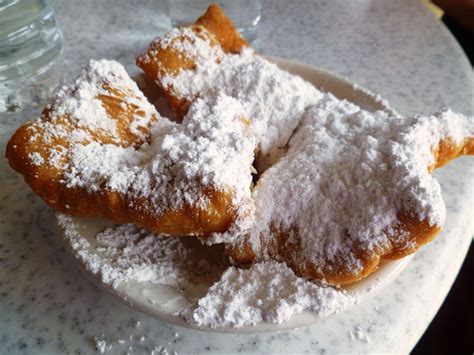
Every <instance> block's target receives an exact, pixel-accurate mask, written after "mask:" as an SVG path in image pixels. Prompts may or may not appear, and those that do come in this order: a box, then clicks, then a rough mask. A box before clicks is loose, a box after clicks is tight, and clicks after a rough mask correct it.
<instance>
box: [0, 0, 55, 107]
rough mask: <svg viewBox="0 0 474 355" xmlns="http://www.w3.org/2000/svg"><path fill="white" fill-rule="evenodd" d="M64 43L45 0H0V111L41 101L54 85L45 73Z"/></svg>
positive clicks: (53, 76) (53, 77) (49, 74)
mask: <svg viewBox="0 0 474 355" xmlns="http://www.w3.org/2000/svg"><path fill="white" fill-rule="evenodd" d="M62 47H63V37H62V34H61V31H60V29H59V27H58V23H57V21H56V17H55V15H54V11H53V9H52V8H51V7H50V6H49V5H48V4H47V3H46V0H1V1H0V112H11V111H17V110H18V109H20V108H23V107H25V106H31V105H33V106H34V104H35V103H36V104H41V103H42V101H44V99H45V97H46V96H49V94H50V91H51V90H52V87H53V86H56V85H57V81H58V80H57V75H51V73H48V69H50V68H51V66H52V65H53V63H54V62H55V60H56V59H57V57H58V55H59V54H60V53H61V50H62Z"/></svg>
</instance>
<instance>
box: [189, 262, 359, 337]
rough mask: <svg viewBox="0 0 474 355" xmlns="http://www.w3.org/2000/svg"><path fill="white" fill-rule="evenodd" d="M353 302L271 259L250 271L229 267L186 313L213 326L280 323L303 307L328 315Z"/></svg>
mask: <svg viewBox="0 0 474 355" xmlns="http://www.w3.org/2000/svg"><path fill="white" fill-rule="evenodd" d="M354 302H355V298H354V297H353V296H350V295H349V294H347V293H346V292H344V291H341V290H336V289H334V288H332V287H329V286H322V285H317V284H315V283H312V282H309V281H306V280H304V279H302V278H298V277H297V276H296V275H295V274H294V273H293V271H292V270H291V269H290V268H288V267H287V266H286V265H285V264H282V263H277V262H275V261H270V262H263V263H259V264H254V265H252V267H251V268H250V269H248V270H245V269H237V268H235V267H230V268H229V269H227V270H226V271H225V272H224V274H223V275H222V276H221V278H220V280H219V281H218V282H216V283H215V284H214V285H212V287H211V288H210V289H209V291H208V293H207V294H206V296H204V297H203V298H201V299H200V300H199V302H198V306H197V307H196V308H195V309H194V310H193V311H192V312H184V316H185V317H186V319H187V320H188V321H189V322H190V323H191V324H196V325H198V326H206V327H210V328H217V327H242V326H245V325H255V324H257V323H259V322H269V323H278V324H279V323H282V322H284V321H287V320H288V319H289V318H290V317H291V316H292V315H294V314H298V313H301V312H302V311H304V310H307V311H310V312H312V313H313V314H314V315H315V316H316V317H318V318H320V317H326V316H329V315H331V314H333V313H335V312H336V311H340V310H342V309H344V308H347V307H348V306H350V305H352V304H354Z"/></svg>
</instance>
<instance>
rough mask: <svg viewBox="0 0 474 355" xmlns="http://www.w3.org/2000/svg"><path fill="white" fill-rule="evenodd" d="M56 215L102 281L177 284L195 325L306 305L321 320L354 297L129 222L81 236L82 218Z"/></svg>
mask: <svg viewBox="0 0 474 355" xmlns="http://www.w3.org/2000/svg"><path fill="white" fill-rule="evenodd" d="M56 217H57V221H58V224H59V226H60V228H61V229H62V231H63V234H64V236H65V238H66V240H67V243H68V245H69V247H70V248H71V249H72V251H73V252H74V253H75V255H76V256H77V257H78V258H79V259H80V261H81V263H82V265H84V267H85V268H86V269H87V270H88V271H89V272H91V273H92V274H94V275H96V277H98V278H100V280H101V282H103V283H105V284H106V285H110V286H112V287H118V286H119V285H120V284H121V283H122V282H125V281H133V282H138V283H159V284H163V285H168V286H171V287H174V288H176V289H177V290H178V291H180V292H182V294H183V296H184V297H186V298H187V299H188V300H189V301H190V303H189V305H190V306H189V308H185V309H182V310H181V311H180V312H179V313H180V314H181V316H182V317H183V318H184V319H185V320H187V321H188V322H189V323H190V324H193V325H198V326H205V327H212V328H217V327H241V326H245V325H255V324H256V323H258V322H269V323H282V322H284V321H285V320H288V319H289V318H290V317H291V316H292V315H294V314H298V313H301V312H302V311H304V310H307V311H310V312H312V313H313V314H314V315H315V316H317V317H326V316H329V315H331V314H333V313H335V312H337V311H341V310H342V309H344V308H346V307H348V306H350V305H352V304H354V302H355V301H356V299H355V297H354V296H351V295H349V294H347V293H346V292H344V291H342V290H337V289H335V288H332V287H328V286H324V285H318V284H314V283H312V282H309V281H306V280H304V279H302V278H298V277H297V276H295V274H294V273H293V271H292V270H291V269H289V268H288V267H287V266H286V265H285V264H281V263H277V262H266V263H261V264H255V265H253V266H252V267H251V268H250V269H248V270H240V269H236V268H235V267H231V266H229V264H228V261H227V258H226V257H225V254H224V252H223V249H222V245H215V246H211V247H208V246H203V245H201V244H200V243H199V242H198V241H197V240H195V239H194V238H169V237H164V236H159V235H156V234H152V233H149V232H147V231H144V230H143V229H140V228H139V227H137V226H134V225H131V224H126V225H118V226H115V227H109V228H106V229H105V230H103V231H102V232H99V233H98V234H97V235H96V236H89V237H85V235H87V233H84V231H81V223H80V222H79V221H76V220H75V219H74V218H73V217H70V216H67V215H64V214H57V215H56Z"/></svg>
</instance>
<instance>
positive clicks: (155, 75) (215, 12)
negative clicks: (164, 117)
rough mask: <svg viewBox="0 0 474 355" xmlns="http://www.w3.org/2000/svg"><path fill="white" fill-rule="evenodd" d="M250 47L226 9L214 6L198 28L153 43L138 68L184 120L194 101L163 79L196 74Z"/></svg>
mask: <svg viewBox="0 0 474 355" xmlns="http://www.w3.org/2000/svg"><path fill="white" fill-rule="evenodd" d="M248 45H249V44H248V43H247V41H246V40H245V39H244V38H243V37H242V36H241V35H240V33H239V32H238V31H237V30H236V29H235V27H234V25H233V24H232V22H231V21H230V20H229V18H227V16H225V14H224V12H223V11H222V9H221V8H220V7H219V6H218V5H216V4H212V5H210V6H209V8H208V9H207V11H206V13H205V14H204V15H203V16H201V17H200V18H199V19H198V20H197V21H196V23H195V24H194V25H192V26H188V27H183V28H180V29H173V30H172V31H171V32H169V33H168V34H167V35H166V36H164V37H162V38H157V39H156V40H154V41H153V42H152V43H150V46H149V48H148V50H147V52H146V53H144V54H142V55H141V56H139V57H138V58H137V65H138V66H139V67H140V68H142V69H143V71H144V72H145V73H147V74H148V75H149V76H150V78H152V79H153V80H155V81H156V83H157V84H158V85H159V86H160V87H161V88H162V89H163V93H164V95H165V97H166V98H167V99H168V101H169V103H170V105H171V106H172V108H173V109H174V110H175V112H176V113H177V114H178V115H179V116H180V117H182V116H184V115H185V114H186V112H187V110H188V108H189V105H190V104H191V101H192V100H189V99H188V98H184V97H182V95H180V93H179V90H176V91H175V90H174V89H173V87H172V86H171V87H169V86H168V85H167V84H165V83H164V82H162V79H163V78H168V77H174V76H176V75H178V74H179V73H180V72H181V71H183V70H194V69H195V68H196V66H197V65H199V64H198V63H199V62H200V61H203V60H205V61H208V60H213V61H219V60H220V59H221V58H222V57H223V56H224V54H225V53H238V52H240V50H241V49H242V48H243V47H245V46H248ZM193 99H194V98H193Z"/></svg>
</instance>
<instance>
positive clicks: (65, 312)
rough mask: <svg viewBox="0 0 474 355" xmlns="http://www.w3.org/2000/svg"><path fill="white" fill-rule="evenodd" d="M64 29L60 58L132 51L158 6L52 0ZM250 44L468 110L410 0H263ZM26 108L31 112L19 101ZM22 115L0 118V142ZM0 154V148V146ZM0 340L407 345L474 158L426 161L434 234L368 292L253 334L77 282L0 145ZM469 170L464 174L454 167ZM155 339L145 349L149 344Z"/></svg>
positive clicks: (148, 31)
mask: <svg viewBox="0 0 474 355" xmlns="http://www.w3.org/2000/svg"><path fill="white" fill-rule="evenodd" d="M53 5H54V7H55V9H56V11H57V14H58V17H59V21H60V23H61V27H62V29H63V32H64V36H65V51H64V62H63V69H64V71H65V73H66V76H68V77H69V76H71V75H75V74H77V73H78V71H79V67H80V65H82V64H84V63H86V62H87V60H88V59H89V58H91V57H92V58H101V57H107V58H114V59H118V60H119V61H121V62H122V63H124V64H126V66H127V69H129V70H130V71H132V72H136V71H137V69H135V68H134V65H133V62H134V58H135V56H136V55H137V54H138V53H139V52H140V51H141V50H142V49H143V48H145V46H146V45H147V43H148V42H149V41H150V40H151V39H152V38H153V37H154V36H155V35H157V34H158V33H161V32H163V31H165V30H166V29H167V28H168V26H169V20H168V19H167V17H166V16H164V15H163V14H162V9H161V8H160V5H159V1H157V0H153V1H125V0H123V1H103V2H95V1H92V0H87V1H80V2H72V1H69V2H53ZM254 45H255V46H256V47H257V48H258V49H259V50H261V51H262V52H263V53H264V54H266V55H271V56H279V57H284V58H290V59H295V60H298V61H301V62H304V63H307V64H311V65H313V66H316V67H320V68H323V69H327V70H330V71H333V72H335V73H338V74H341V75H343V76H346V77H348V78H349V79H350V80H352V81H354V82H357V83H359V84H360V85H361V86H364V87H366V88H368V89H370V90H372V91H374V92H376V93H379V94H381V95H382V96H383V97H385V98H387V99H388V100H389V102H390V103H391V104H392V106H393V107H394V108H395V109H397V110H399V111H400V112H403V113H408V112H425V113H426V112H429V111H433V110H436V109H439V108H441V107H443V106H448V107H451V108H453V109H454V110H456V111H459V112H462V113H465V114H471V115H472V113H473V107H472V102H473V89H472V71H471V68H470V66H469V64H468V61H467V59H466V58H465V57H464V55H463V53H462V51H461V49H460V48H459V46H458V45H457V44H456V42H455V41H454V40H453V38H452V37H451V35H450V34H449V33H448V31H447V30H446V29H445V28H444V27H443V25H442V24H441V23H440V22H439V21H437V20H435V19H434V18H433V17H432V15H431V14H430V13H428V12H427V11H426V10H425V9H424V8H423V7H422V5H420V4H419V3H418V2H417V1H413V0H399V1H369V0H367V1H364V0H361V1H351V2H348V1H344V0H337V1H334V0H331V1H327V0H326V1H306V0H304V1H303V0H302V1H299V2H298V6H290V5H288V3H287V2H286V1H284V0H278V1H275V0H274V1H266V2H264V17H263V20H262V23H261V30H260V33H259V36H258V39H257V40H256V42H255V43H254ZM31 114H33V113H31ZM25 118H26V117H23V116H22V117H21V119H20V118H18V117H13V116H9V117H5V116H4V117H2V118H1V119H0V133H1V136H0V139H1V143H0V146H1V150H2V151H4V146H5V141H6V139H7V138H8V137H9V135H10V134H11V132H12V130H13V129H14V128H15V127H16V126H17V124H18V123H19V120H24V119H25ZM2 155H3V154H2ZM0 164H1V169H0V174H1V175H0V179H1V180H0V181H1V185H0V186H1V190H0V233H1V236H0V353H4V354H16V353H48V354H51V353H70V354H74V353H76V354H79V353H81V354H84V353H94V352H95V351H96V348H95V346H96V340H97V339H98V340H104V341H105V342H106V343H107V345H109V346H111V348H110V349H109V350H108V351H109V353H126V352H131V353H150V352H151V350H152V349H155V350H159V351H161V352H163V353H166V352H168V353H173V352H174V351H176V352H178V353H216V354H221V353H227V352H229V353H235V352H245V353H324V352H327V353H334V352H354V353H367V352H378V353H380V352H402V353H404V352H408V351H410V350H411V349H412V347H413V346H414V345H415V344H416V342H417V340H418V339H419V338H420V336H421V335H422V333H423V332H424V330H425V329H426V327H427V326H428V324H429V322H430V321H431V319H432V318H433V316H434V314H435V313H436V311H437V310H438V308H439V306H440V304H441V303H442V301H443V299H444V297H445V296H446V294H447V292H448V290H449V288H450V286H451V284H452V282H453V280H454V278H455V276H456V274H457V272H458V270H459V267H460V265H461V263H462V261H463V258H464V256H465V253H466V251H467V248H468V245H469V243H470V242H471V236H472V232H473V225H472V217H473V213H472V211H473V207H472V206H473V195H474V193H473V185H474V184H473V182H474V164H472V161H471V162H470V165H469V163H468V161H467V160H466V158H464V159H460V160H458V161H456V162H455V163H452V164H450V165H449V166H448V167H446V168H445V169H443V170H441V171H439V172H437V173H436V175H437V176H438V177H439V180H440V182H441V185H442V188H443V193H444V198H445V200H446V204H447V206H448V216H447V217H448V218H447V220H448V223H447V225H446V227H445V230H444V232H443V233H442V234H441V235H440V236H439V237H438V238H437V239H436V241H435V242H433V243H432V244H430V245H429V246H427V247H425V248H423V249H422V250H421V251H420V252H419V253H417V254H416V256H415V257H414V259H413V260H412V262H411V263H410V264H409V266H408V267H407V269H406V270H405V271H404V272H403V273H402V274H401V275H400V276H399V277H398V278H397V279H396V280H395V281H394V282H392V283H391V284H390V285H389V286H388V287H386V288H385V289H384V290H383V291H381V292H380V293H379V294H378V295H376V296H374V297H372V298H370V299H369V300H367V301H365V302H364V303H362V304H360V305H358V306H356V307H355V308H353V309H351V310H349V311H347V312H345V313H342V314H339V315H337V316H334V317H332V318H330V319H326V320H322V321H320V322H319V323H317V324H315V325H314V326H311V327H307V328H303V329H299V330H294V331H284V332H280V333H269V334H261V335H242V334H241V335H232V334H215V333H214V334H213V333H202V332H197V331H192V330H187V329H183V328H179V327H174V326H170V325H168V324H165V323H163V322H160V321H157V320H155V319H152V318H150V317H148V316H145V315H143V314H141V313H139V312H137V311H134V310H133V309H131V308H129V307H128V306H126V305H124V304H122V303H121V302H120V301H119V300H117V299H115V298H114V297H113V296H111V295H110V294H108V293H107V292H105V291H102V290H100V289H98V288H97V287H95V286H94V285H93V284H92V283H91V282H89V281H88V280H87V279H86V278H85V277H84V276H83V275H82V274H81V273H80V272H79V271H78V269H77V268H76V266H75V265H74V264H73V263H72V261H71V258H70V257H69V256H68V255H67V254H66V253H65V251H64V249H63V247H62V245H61V244H60V242H59V239H58V238H56V236H55V231H54V230H53V227H52V226H53V219H52V213H51V212H50V211H49V209H48V208H47V207H46V206H45V204H44V203H43V202H42V201H40V200H39V199H38V198H36V197H35V196H34V195H33V194H32V193H31V192H30V191H29V189H28V188H27V187H26V186H25V184H24V183H23V182H22V181H21V178H20V177H19V176H17V175H15V174H14V173H13V172H12V171H11V170H10V169H9V168H8V167H7V163H6V161H5V159H4V158H3V157H2V158H0ZM462 169H468V170H469V177H468V178H467V179H464V180H462V181H459V179H457V175H458V172H459V171H461V170H462ZM159 351H157V352H159Z"/></svg>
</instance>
